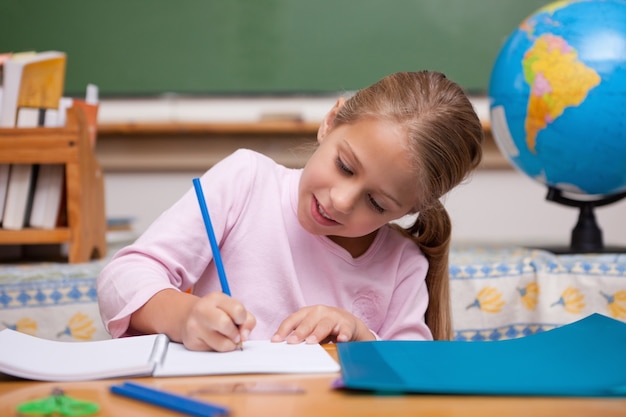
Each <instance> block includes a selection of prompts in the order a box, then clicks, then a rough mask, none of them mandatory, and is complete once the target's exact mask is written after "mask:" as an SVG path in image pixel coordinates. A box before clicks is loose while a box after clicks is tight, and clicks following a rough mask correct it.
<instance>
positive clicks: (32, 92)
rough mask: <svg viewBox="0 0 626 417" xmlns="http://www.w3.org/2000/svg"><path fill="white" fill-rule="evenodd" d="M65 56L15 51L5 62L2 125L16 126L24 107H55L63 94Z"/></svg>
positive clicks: (47, 52)
mask: <svg viewBox="0 0 626 417" xmlns="http://www.w3.org/2000/svg"><path fill="white" fill-rule="evenodd" d="M65 62H66V55H65V53H63V52H58V51H45V52H23V53H15V54H12V55H11V57H10V58H9V59H7V60H5V61H4V65H3V67H4V68H3V93H2V112H1V113H0V127H15V126H16V124H17V116H18V110H19V109H20V108H22V107H31V108H36V109H40V108H44V109H50V108H56V107H57V105H58V102H59V99H60V98H61V96H62V95H63V86H64V81H65Z"/></svg>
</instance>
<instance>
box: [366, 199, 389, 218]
mask: <svg viewBox="0 0 626 417" xmlns="http://www.w3.org/2000/svg"><path fill="white" fill-rule="evenodd" d="M367 198H368V199H369V201H370V204H371V205H372V207H373V208H374V210H376V211H377V212H379V213H380V214H382V213H384V212H385V209H384V208H382V207H381V206H380V204H378V202H377V201H376V200H374V197H372V196H371V195H370V194H368V195H367Z"/></svg>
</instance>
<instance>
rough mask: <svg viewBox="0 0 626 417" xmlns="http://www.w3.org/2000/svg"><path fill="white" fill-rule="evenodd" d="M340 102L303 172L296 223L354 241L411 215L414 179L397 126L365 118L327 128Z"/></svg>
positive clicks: (401, 135)
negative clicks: (392, 221)
mask: <svg viewBox="0 0 626 417" xmlns="http://www.w3.org/2000/svg"><path fill="white" fill-rule="evenodd" d="M341 104H342V102H341V101H340V102H338V104H337V106H336V107H335V108H333V110H331V112H330V113H329V114H328V116H327V117H326V120H325V122H324V123H323V124H322V127H320V131H319V133H318V142H319V146H318V148H317V150H316V151H315V152H314V154H313V155H312V156H311V158H310V159H309V160H308V162H307V164H306V166H305V168H304V172H303V173H302V178H301V180H300V186H299V199H298V220H299V221H300V224H301V225H302V227H304V228H305V229H306V230H307V231H308V232H310V233H313V234H316V235H325V236H331V237H333V236H337V237H346V238H355V237H362V236H367V235H370V234H371V233H372V232H375V231H376V230H378V229H379V228H380V227H381V226H383V225H385V224H387V223H388V222H389V221H391V220H395V219H398V218H400V217H402V216H404V215H406V214H408V213H410V212H412V209H413V207H414V205H415V202H416V195H417V194H416V193H417V191H416V190H415V188H416V181H415V177H414V170H412V169H411V166H410V163H409V159H408V157H407V152H408V151H407V150H406V149H407V147H406V146H405V141H406V134H405V132H404V130H403V129H402V127H400V126H397V125H396V124H394V123H392V122H389V121H385V120H377V119H373V118H367V119H364V120H359V121H357V122H356V123H352V124H348V125H342V126H339V127H335V128H333V129H330V126H331V124H332V120H333V118H334V114H335V112H336V109H337V108H338V107H339V106H340V105H341Z"/></svg>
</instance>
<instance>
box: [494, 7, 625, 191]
mask: <svg viewBox="0 0 626 417" xmlns="http://www.w3.org/2000/svg"><path fill="white" fill-rule="evenodd" d="M489 99H490V118H491V126H492V133H493V135H494V139H495V141H496V143H497V145H498V147H499V148H500V150H501V151H502V153H503V154H504V155H505V156H506V158H507V159H508V160H509V161H510V162H511V163H512V164H513V165H514V166H515V167H516V168H518V169H519V170H520V171H522V172H523V173H525V174H526V175H528V176H529V177H531V178H533V179H535V180H537V181H539V182H540V183H543V184H545V185H547V186H548V187H549V188H551V189H555V190H558V191H560V192H561V191H562V192H565V193H567V194H569V195H573V196H576V197H578V196H581V197H583V199H589V198H591V197H590V196H616V195H620V194H622V193H624V192H625V191H626V1H624V0H582V1H558V2H555V3H551V4H548V5H547V6H544V7H543V8H541V9H539V10H537V11H536V12H535V13H533V14H531V15H530V16H529V17H528V18H527V19H526V20H524V21H523V22H522V23H521V24H520V25H519V26H518V27H517V28H516V29H515V30H514V31H513V33H512V34H511V35H510V36H509V37H508V39H507V40H506V42H505V43H504V45H503V46H502V48H501V50H500V52H499V54H498V56H497V58H496V61H495V63H494V66H493V70H492V73H491V77H490V83H489ZM602 198H604V197H602Z"/></svg>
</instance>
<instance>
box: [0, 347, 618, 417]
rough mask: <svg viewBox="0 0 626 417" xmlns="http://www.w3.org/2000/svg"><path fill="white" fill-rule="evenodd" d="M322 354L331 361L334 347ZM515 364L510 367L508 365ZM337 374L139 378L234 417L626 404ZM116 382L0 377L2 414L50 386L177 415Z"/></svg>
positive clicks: (119, 407) (127, 407) (130, 409)
mask: <svg viewBox="0 0 626 417" xmlns="http://www.w3.org/2000/svg"><path fill="white" fill-rule="evenodd" d="M327 350H328V351H329V353H331V355H333V356H334V357H335V358H336V350H335V349H334V346H332V345H331V346H328V347H327ZM512 365H514V364H512ZM337 377H338V374H321V375H236V376H218V377H215V376H212V377H193V378H138V379H135V381H136V382H140V383H145V384H148V385H151V386H154V387H157V388H160V389H164V390H168V391H172V392H176V393H179V394H188V395H193V396H194V398H197V399H204V400H206V401H210V402H212V403H216V404H220V405H222V406H226V407H228V408H230V410H231V416H232V417H238V416H246V417H248V416H262V417H281V416H298V417H308V416H325V417H331V416H342V417H351V416H394V417H395V416H407V417H408V416H411V417H415V416H420V417H428V416H438V417H443V416H470V417H471V416H476V417H489V416H498V417H501V416H512V417H515V416H519V417H528V416H533V417H540V416H546V417H547V416H550V417H552V416H558V417H579V416H580V417H582V416H602V417H611V416H626V399H598V398H591V399H584V398H536V397H476V396H467V397H464V396H434V395H398V396H392V395H384V396H378V395H370V394H359V393H351V392H344V391H338V390H334V389H333V388H332V387H331V384H332V382H333V381H334V380H336V379H337ZM117 382H119V381H117V380H107V381H93V382H80V383H76V382H72V383H49V382H31V381H21V380H9V379H6V377H5V379H0V416H14V415H15V407H16V406H17V404H20V403H22V402H24V401H29V400H32V399H36V398H43V397H45V396H47V395H49V394H50V392H51V391H52V389H53V388H55V387H58V388H61V389H63V390H64V391H65V392H66V393H67V394H68V395H71V396H73V397H75V398H80V399H86V400H91V401H95V402H97V403H98V404H100V407H101V411H100V413H98V414H97V416H107V417H108V416H116V417H117V416H124V417H136V416H137V417H142V416H145V417H159V416H172V417H174V416H181V415H182V414H178V413H174V412H171V411H167V410H164V409H161V408H157V407H154V406H151V405H148V404H144V403H141V402H138V401H135V400H131V399H127V398H124V397H118V396H115V395H112V394H110V393H109V386H110V385H112V384H114V383H117ZM270 386H279V387H286V388H294V387H295V388H299V389H301V390H302V391H303V392H301V393H258V392H255V391H254V390H255V388H256V389H260V388H263V387H270Z"/></svg>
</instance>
